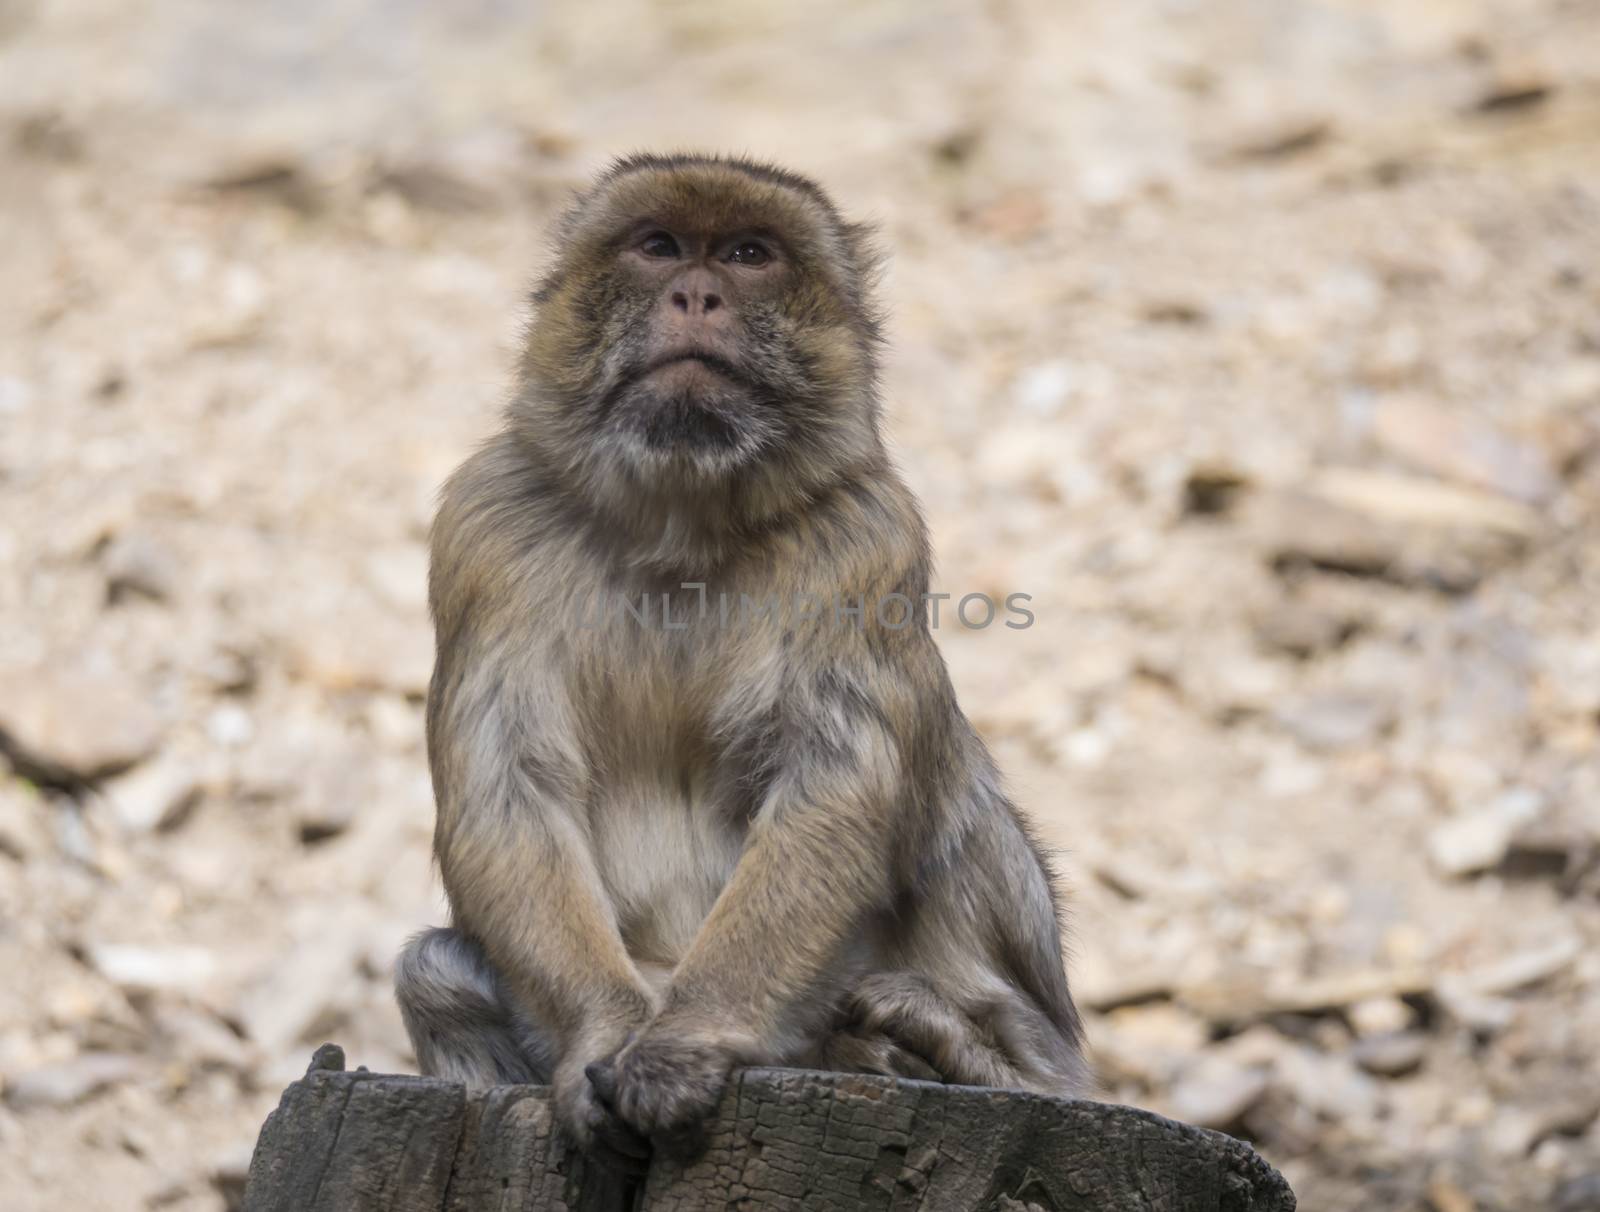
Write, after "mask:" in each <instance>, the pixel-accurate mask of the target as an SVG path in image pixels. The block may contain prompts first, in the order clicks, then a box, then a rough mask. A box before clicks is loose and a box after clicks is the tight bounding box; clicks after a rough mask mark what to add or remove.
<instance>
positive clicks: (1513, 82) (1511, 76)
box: [1472, 68, 1555, 114]
mask: <svg viewBox="0 0 1600 1212" xmlns="http://www.w3.org/2000/svg"><path fill="white" fill-rule="evenodd" d="M1554 91H1555V85H1554V84H1552V83H1551V81H1550V79H1549V77H1548V76H1546V75H1545V74H1544V73H1543V72H1542V71H1539V70H1538V69H1535V68H1519V69H1516V70H1511V71H1503V72H1500V73H1498V74H1496V76H1495V78H1494V79H1493V80H1491V81H1490V82H1489V85H1488V86H1487V87H1486V88H1485V89H1484V90H1483V92H1482V93H1481V94H1479V96H1478V99H1477V100H1476V101H1474V102H1473V104H1472V108H1473V109H1474V110H1476V111H1477V112H1479V113H1483V114H1496V113H1504V112H1506V111H1507V110H1520V109H1529V108H1531V107H1533V106H1535V105H1540V104H1543V103H1544V102H1545V101H1547V100H1549V99H1550V94H1551V93H1552V92H1554Z"/></svg>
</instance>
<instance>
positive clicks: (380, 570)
mask: <svg viewBox="0 0 1600 1212" xmlns="http://www.w3.org/2000/svg"><path fill="white" fill-rule="evenodd" d="M364 567H365V571H366V577H367V582H368V584H370V585H371V586H372V588H373V590H374V591H375V592H376V593H377V595H378V596H379V597H380V598H382V599H383V600H384V601H385V602H387V603H388V604H389V605H391V606H393V607H395V608H396V609H398V610H400V611H403V612H414V613H419V614H420V613H421V612H423V611H425V610H426V609H427V608H428V552H427V549H426V548H424V547H423V546H422V545H421V544H420V543H407V544H402V545H397V546H391V547H383V548H380V549H378V550H377V551H374V552H371V553H370V554H369V555H368V556H367V558H366V561H365V565H364Z"/></svg>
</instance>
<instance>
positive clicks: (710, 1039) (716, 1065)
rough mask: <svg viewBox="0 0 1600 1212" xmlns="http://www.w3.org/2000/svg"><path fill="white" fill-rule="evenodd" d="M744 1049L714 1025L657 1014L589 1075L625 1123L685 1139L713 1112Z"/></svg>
mask: <svg viewBox="0 0 1600 1212" xmlns="http://www.w3.org/2000/svg"><path fill="white" fill-rule="evenodd" d="M741 1051H743V1049H742V1048H741V1047H740V1042H739V1041H738V1040H737V1039H735V1038H734V1037H733V1036H732V1035H730V1034H729V1033H727V1032H725V1031H723V1030H721V1029H720V1028H718V1027H717V1026H715V1025H712V1024H694V1023H688V1022H684V1021H681V1020H676V1019H674V1018H672V1017H670V1016H668V1015H662V1016H660V1017H658V1018H657V1019H656V1020H655V1022H653V1023H651V1024H650V1026H649V1027H647V1028H645V1030H644V1031H642V1032H640V1033H639V1035H638V1037H637V1038H635V1039H634V1040H633V1041H632V1042H631V1043H629V1044H628V1045H627V1046H626V1047H624V1048H623V1049H622V1050H621V1051H619V1052H618V1053H617V1054H616V1056H614V1057H612V1058H611V1059H609V1060H606V1061H602V1062H600V1063H599V1064H594V1065H590V1066H589V1068H588V1076H589V1080H590V1083H591V1085H592V1086H593V1087H594V1088H595V1090H596V1091H598V1093H599V1095H600V1097H601V1099H602V1100H603V1101H604V1102H605V1103H606V1104H607V1105H608V1106H609V1107H610V1108H611V1109H613V1110H614V1111H615V1112H616V1114H617V1115H618V1117H620V1118H621V1120H622V1122H623V1123H625V1124H627V1125H628V1126H629V1127H631V1128H633V1129H635V1130H636V1131H638V1132H641V1133H643V1134H644V1135H646V1136H651V1137H655V1138H657V1139H658V1140H662V1139H665V1140H666V1141H667V1142H673V1141H677V1142H682V1141H683V1140H684V1138H685V1137H686V1135H687V1134H689V1133H691V1132H692V1130H693V1129H695V1128H696V1127H698V1125H699V1124H700V1122H701V1121H702V1120H704V1119H705V1118H706V1116H708V1115H710V1114H711V1112H712V1110H713V1109H714V1108H715V1107H716V1105H717V1100H718V1099H719V1098H720V1097H721V1096H722V1088H723V1086H724V1085H726V1084H727V1080H728V1071H729V1070H730V1069H732V1068H733V1066H734V1064H735V1063H737V1061H738V1059H739V1056H740V1053H741Z"/></svg>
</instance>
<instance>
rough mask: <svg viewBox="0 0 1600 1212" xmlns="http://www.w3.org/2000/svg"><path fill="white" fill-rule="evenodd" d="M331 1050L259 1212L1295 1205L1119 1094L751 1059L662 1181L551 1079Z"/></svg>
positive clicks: (306, 1092)
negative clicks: (569, 1140) (610, 1158)
mask: <svg viewBox="0 0 1600 1212" xmlns="http://www.w3.org/2000/svg"><path fill="white" fill-rule="evenodd" d="M341 1066H342V1056H340V1055H339V1054H338V1053H337V1050H336V1049H331V1048H324V1049H322V1050H320V1051H319V1052H318V1054H317V1058H316V1059H315V1060H314V1061H313V1062H312V1068H311V1071H310V1072H308V1073H307V1074H306V1076H305V1078H304V1079H303V1080H302V1081H298V1082H295V1083H294V1084H293V1085H292V1086H290V1087H289V1089H288V1090H286V1091H285V1092H284V1096H283V1101H282V1102H281V1103H280V1104H279V1106H278V1109H277V1110H276V1111H274V1112H273V1113H272V1114H271V1115H270V1116H269V1117H268V1118H267V1122H266V1125H265V1127H263V1128H262V1130H261V1139H260V1140H259V1141H258V1142H257V1144H256V1151H255V1157H254V1158H253V1159H252V1161H251V1163H250V1181H249V1186H248V1189H247V1191H246V1194H245V1209H246V1212H369V1210H371V1212H377V1210H379V1209H383V1210H385V1212H388V1210H391V1209H392V1210H397V1212H413V1210H414V1212H480V1210H483V1209H494V1210H495V1212H535V1210H537V1212H546V1210H549V1212H565V1210H569V1209H570V1210H571V1212H613V1210H616V1212H621V1210H624V1209H642V1210H645V1212H711V1210H712V1209H715V1210H716V1212H725V1210H727V1209H738V1210H740V1212H778V1210H789V1209H794V1210H799V1209H869V1208H870V1209H883V1210H884V1212H969V1210H970V1212H1035V1210H1037V1212H1088V1210H1090V1209H1094V1210H1095V1212H1106V1210H1111V1209H1130V1210H1133V1209H1137V1210H1138V1212H1293V1209H1294V1206H1295V1201H1294V1196H1293V1194H1291V1193H1290V1191H1289V1188H1288V1185H1287V1184H1286V1183H1285V1182H1284V1181H1283V1179H1282V1177H1281V1176H1280V1175H1279V1174H1278V1173H1277V1171H1275V1170H1274V1169H1273V1168H1272V1167H1271V1166H1269V1165H1267V1163H1266V1162H1264V1161H1263V1160H1261V1158H1260V1157H1259V1156H1257V1155H1256V1153H1255V1152H1254V1151H1253V1150H1252V1149H1251V1148H1250V1147H1249V1146H1248V1145H1246V1144H1244V1143H1243V1142H1241V1141H1238V1140H1235V1139H1233V1138H1232V1137H1229V1136H1224V1135H1222V1134H1221V1133H1218V1132H1209V1131H1205V1130H1203V1129H1200V1128H1193V1127H1190V1126H1188V1125H1186V1124H1179V1123H1175V1122H1173V1121H1172V1120H1168V1119H1163V1118H1161V1117H1160V1116H1158V1115H1152V1114H1150V1113H1149V1112H1146V1111H1137V1110H1134V1109H1133V1108H1131V1107H1118V1106H1112V1105H1110V1104H1106V1103H1091V1102H1071V1101H1067V1100H1063V1099H1052V1098H1042V1097H1040V1096H1037V1095H1031V1094H1021V1093H1017V1092H1015V1091H1010V1090H984V1089H976V1088H973V1087H964V1086H940V1085H935V1084H933V1083H929V1082H911V1081H894V1080H891V1079H888V1078H878V1077H862V1076H853V1075H846V1074H838V1073H813V1072H806V1071H801V1070H788V1069H747V1070H744V1071H742V1072H739V1073H736V1074H735V1075H734V1077H733V1080H732V1081H731V1082H730V1083H729V1087H728V1092H727V1094H726V1096H725V1097H724V1098H723V1100H722V1106H721V1107H720V1108H719V1110H718V1112H717V1114H716V1116H715V1117H714V1118H713V1119H712V1121H711V1123H710V1125H709V1131H708V1133H707V1137H706V1141H705V1149H704V1152H703V1153H702V1154H701V1155H700V1156H699V1157H698V1158H697V1159H695V1160H693V1161H689V1162H682V1161H676V1160H673V1159H671V1158H668V1157H664V1156H658V1157H657V1158H656V1159H655V1160H654V1161H652V1162H651V1164H650V1167H649V1170H648V1172H647V1173H646V1174H645V1175H644V1176H643V1177H637V1176H630V1175H627V1174H623V1173H618V1172H616V1171H612V1170H609V1169H606V1168H604V1167H602V1166H600V1165H599V1164H597V1163H596V1162H594V1161H592V1160H590V1159H588V1158H585V1157H583V1156H582V1155H579V1154H577V1153H575V1152H573V1151H572V1150H570V1149H568V1147H567V1146H566V1144H565V1142H564V1141H563V1139H562V1137H561V1135H560V1133H559V1131H558V1130H557V1128H556V1126H555V1118H554V1114H553V1108H552V1105H551V1102H550V1097H549V1091H548V1090H547V1089H545V1088H544V1087H542V1086H502V1087H499V1088H497V1089H494V1090H490V1091H487V1092H485V1093H480V1094H471V1095H469V1094H467V1093H466V1092H465V1091H464V1090H463V1089H462V1087H460V1086H458V1085H454V1084H452V1083H449V1082H443V1081H437V1080H435V1079H433V1078H424V1077H392V1076H385V1075H381V1074H375V1073H367V1072H364V1071H362V1072H356V1073H344V1072H342V1071H340V1067H341Z"/></svg>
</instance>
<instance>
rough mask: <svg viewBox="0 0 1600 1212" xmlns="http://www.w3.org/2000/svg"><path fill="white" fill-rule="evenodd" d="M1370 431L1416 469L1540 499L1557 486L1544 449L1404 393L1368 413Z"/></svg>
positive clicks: (1543, 500) (1544, 500)
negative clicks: (1370, 417) (1371, 429)
mask: <svg viewBox="0 0 1600 1212" xmlns="http://www.w3.org/2000/svg"><path fill="white" fill-rule="evenodd" d="M1373 437H1374V438H1375V439H1376V440H1377V442H1378V444H1379V445H1380V446H1381V447H1383V449H1385V450H1387V451H1388V452H1390V453H1391V454H1393V455H1395V456H1396V457H1397V458H1399V459H1402V460H1404V461H1405V462H1407V463H1409V464H1411V465H1412V466H1413V467H1416V468H1418V469H1420V470H1422V471H1426V472H1430V473H1432V474H1434V475H1437V476H1442V477H1444V478H1446V479H1451V480H1458V481H1460V482H1462V483H1465V484H1471V485H1473V486H1475V487H1478V488H1486V489H1488V490H1490V491H1491V492H1495V493H1499V494H1500V495H1501V496H1505V497H1510V498H1512V499H1514V500H1518V501H1523V502H1526V503H1527V504H1530V505H1543V504H1545V503H1547V502H1548V501H1550V500H1551V499H1552V498H1553V497H1554V496H1555V495H1556V493H1557V492H1558V491H1559V490H1560V488H1561V481H1560V478H1559V477H1558V476H1557V474H1556V471H1555V469H1554V468H1553V467H1551V465H1550V463H1549V461H1548V460H1547V459H1546V458H1545V455H1544V453H1543V452H1542V451H1541V450H1540V449H1539V448H1538V447H1536V446H1532V445H1529V444H1527V443H1524V442H1519V441H1517V440H1516V439H1514V438H1512V437H1509V436H1508V435H1506V434H1504V433H1502V432H1501V431H1500V430H1499V429H1497V428H1495V426H1493V425H1491V424H1489V423H1488V422H1487V421H1482V420H1479V419H1477V418H1475V417H1472V416H1469V415H1466V414H1464V413H1461V412H1457V411H1452V410H1450V409H1447V408H1445V407H1443V406H1442V405H1439V404H1435V403H1432V402H1430V401H1427V400H1420V399H1416V398H1414V397H1409V396H1399V397H1393V398H1390V399H1387V400H1384V401H1383V402H1382V403H1381V404H1380V405H1379V406H1378V409H1377V411H1376V413H1375V415H1374V417H1373Z"/></svg>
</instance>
